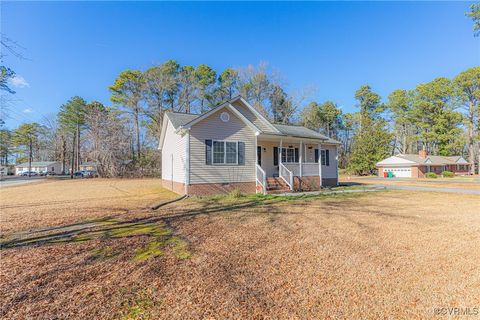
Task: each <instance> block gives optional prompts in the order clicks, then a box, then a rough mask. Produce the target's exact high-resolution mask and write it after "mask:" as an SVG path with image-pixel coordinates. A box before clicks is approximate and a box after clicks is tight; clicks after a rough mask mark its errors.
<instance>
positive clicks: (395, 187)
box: [375, 184, 480, 195]
mask: <svg viewBox="0 0 480 320" xmlns="http://www.w3.org/2000/svg"><path fill="white" fill-rule="evenodd" d="M375 186H378V187H386V188H387V189H390V190H416V191H433V192H447V193H462V194H478V195H480V190H472V189H465V188H433V187H422V186H400V185H386V184H378V185H375Z"/></svg>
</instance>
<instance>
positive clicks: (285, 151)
mask: <svg viewBox="0 0 480 320" xmlns="http://www.w3.org/2000/svg"><path fill="white" fill-rule="evenodd" d="M282 162H287V149H286V148H282Z"/></svg>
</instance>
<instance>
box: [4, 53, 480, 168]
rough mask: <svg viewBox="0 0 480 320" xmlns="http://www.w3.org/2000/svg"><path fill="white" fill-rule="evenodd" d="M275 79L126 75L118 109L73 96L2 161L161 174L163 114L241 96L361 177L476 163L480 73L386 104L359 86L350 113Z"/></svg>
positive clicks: (166, 72) (185, 69)
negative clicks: (323, 146) (422, 162)
mask: <svg viewBox="0 0 480 320" xmlns="http://www.w3.org/2000/svg"><path fill="white" fill-rule="evenodd" d="M188 75H189V76H188ZM277 79H278V78H277V76H276V75H275V74H274V73H273V72H269V71H268V69H267V68H266V65H265V64H261V65H260V66H258V67H251V66H250V67H247V68H243V69H233V68H229V69H226V70H224V71H222V72H221V73H219V75H217V73H216V72H215V71H214V70H213V69H212V68H210V67H209V66H207V65H199V66H197V67H196V68H194V67H192V66H180V65H179V64H178V63H177V62H176V61H174V60H169V61H166V62H165V63H162V64H160V65H158V66H153V67H151V68H149V69H147V70H145V71H143V72H142V71H139V70H126V71H123V72H121V73H120V74H119V75H118V77H117V78H116V79H115V80H114V81H113V84H112V85H111V86H110V87H109V90H110V92H111V99H110V100H111V102H112V106H104V105H103V104H102V103H100V102H97V101H92V102H86V101H85V100H84V99H83V98H81V97H78V96H75V97H72V98H71V99H70V100H68V101H66V102H65V103H64V104H63V105H61V106H60V110H59V112H58V114H56V115H55V116H53V117H50V118H45V119H44V121H43V122H42V123H41V124H40V123H25V124H22V125H20V126H19V127H18V128H17V129H15V130H13V131H9V130H7V129H6V128H2V129H1V131H0V135H1V138H2V139H1V145H0V156H1V162H2V163H3V164H6V163H8V161H9V159H10V158H11V157H14V158H16V161H17V162H21V161H32V160H57V161H61V163H62V164H63V168H64V169H65V171H66V169H67V168H72V169H73V170H70V172H74V171H76V170H79V166H80V164H81V163H82V162H84V161H93V162H96V163H97V164H98V165H99V166H98V170H99V174H100V175H102V176H107V177H110V176H118V175H122V174H125V172H126V171H127V170H130V171H131V172H134V173H137V174H142V175H144V174H159V170H160V169H159V168H160V165H159V161H160V159H159V155H158V152H157V151H156V146H157V145H158V139H159V135H160V131H161V126H162V120H163V116H164V113H165V112H166V111H175V112H197V113H202V112H207V111H208V110H210V109H211V108H213V107H215V106H217V105H218V104H220V103H222V102H223V101H226V100H228V99H231V98H232V97H234V96H236V95H239V94H240V95H242V96H244V97H245V98H246V99H247V101H249V102H250V103H251V104H252V105H253V106H254V107H255V108H256V109H257V110H258V111H259V112H261V113H262V114H263V115H265V116H266V117H267V118H269V119H270V121H272V122H274V123H283V124H300V125H303V126H306V127H308V128H310V129H313V130H315V131H317V132H320V133H322V134H324V135H326V136H328V137H331V138H333V139H337V140H338V141H340V142H341V145H340V148H339V149H340V150H339V160H340V167H341V168H346V169H348V170H349V171H350V172H352V173H355V174H371V173H373V172H374V171H375V163H376V162H378V161H380V160H382V159H383V158H385V157H387V156H389V155H394V154H396V153H404V154H407V153H417V152H418V151H419V150H426V151H427V152H428V153H429V154H434V155H444V156H448V155H464V156H465V157H466V158H467V159H468V160H469V161H470V162H471V163H473V162H474V161H475V159H476V158H477V157H478V154H479V150H478V149H479V145H478V141H479V132H480V127H479V126H480V124H479V113H480V110H479V100H480V67H473V68H470V69H468V70H465V71H463V72H461V73H460V74H458V75H457V76H456V77H454V78H453V79H448V78H444V77H439V78H436V79H433V80H432V81H430V82H428V83H421V84H418V85H417V86H416V87H415V88H412V89H398V90H394V91H393V92H392V93H390V94H389V95H388V97H387V99H386V100H385V101H382V98H381V97H380V95H379V94H378V93H376V92H375V91H374V90H373V89H372V88H371V87H370V86H369V85H362V86H361V87H360V88H359V89H358V90H357V91H356V92H355V93H354V97H355V99H356V101H357V104H356V107H357V111H355V112H349V113H344V112H343V110H342V109H341V108H340V107H339V106H338V105H337V104H336V103H335V102H333V101H325V102H317V101H311V102H310V103H308V104H307V105H302V104H301V103H298V102H296V101H299V100H298V99H297V98H296V97H294V96H293V95H290V94H288V93H287V92H286V90H285V89H284V88H283V87H282V86H281V85H280V83H279V81H278V80H277ZM472 173H473V172H472Z"/></svg>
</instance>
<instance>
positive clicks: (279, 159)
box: [278, 139, 283, 173]
mask: <svg viewBox="0 0 480 320" xmlns="http://www.w3.org/2000/svg"><path fill="white" fill-rule="evenodd" d="M282 146H283V140H282V139H280V149H279V150H278V163H280V164H281V163H282V153H283V148H282ZM279 173H280V171H279Z"/></svg>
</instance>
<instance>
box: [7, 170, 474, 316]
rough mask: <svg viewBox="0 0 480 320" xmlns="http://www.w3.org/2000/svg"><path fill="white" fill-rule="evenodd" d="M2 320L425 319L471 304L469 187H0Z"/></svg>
mask: <svg viewBox="0 0 480 320" xmlns="http://www.w3.org/2000/svg"><path fill="white" fill-rule="evenodd" d="M0 197H1V219H2V234H1V236H2V243H3V245H2V250H1V270H0V271H1V273H0V276H1V278H0V281H1V286H0V301H1V309H0V312H1V315H2V318H5V319H25V318H45V319H50V318H60V319H65V318H68V319H85V318H89V319H94V318H98V319H172V318H182V319H188V318H191V319H198V318H215V319H223V318H302V319H305V318H364V319H367V318H369V319H377V318H386V317H387V318H388V317H391V318H419V319H420V318H432V317H434V313H433V312H434V308H440V307H471V308H473V307H479V306H480V250H478V248H480V213H479V212H480V197H478V196H474V195H460V194H445V193H433V192H430V193H426V192H412V191H386V192H375V193H374V192H371V193H366V194H341V195H331V196H317V197H308V198H298V199H285V198H274V197H267V198H263V197H256V196H248V197H240V198H234V197H217V198H206V199H188V200H183V201H180V202H176V203H173V204H170V205H167V206H165V207H162V208H160V209H159V210H158V211H150V210H148V209H147V207H148V206H149V205H150V204H152V203H154V202H158V201H159V200H162V199H164V200H168V199H173V198H175V197H176V195H174V194H172V193H170V192H168V191H165V190H164V189H162V188H161V187H160V182H159V181H158V180H101V179H94V180H75V181H54V182H45V183H39V184H32V185H25V186H18V187H12V188H5V189H1V190H0Z"/></svg>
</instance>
